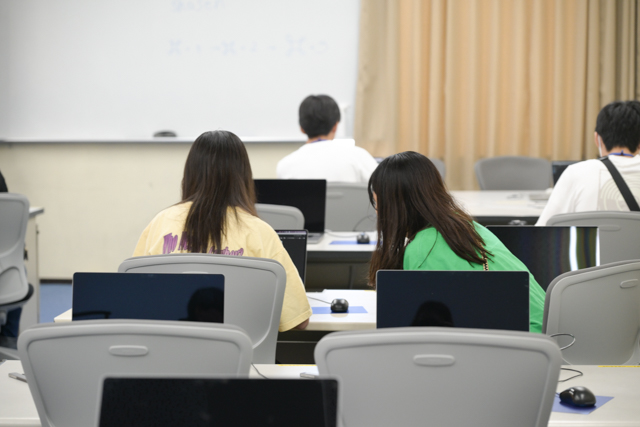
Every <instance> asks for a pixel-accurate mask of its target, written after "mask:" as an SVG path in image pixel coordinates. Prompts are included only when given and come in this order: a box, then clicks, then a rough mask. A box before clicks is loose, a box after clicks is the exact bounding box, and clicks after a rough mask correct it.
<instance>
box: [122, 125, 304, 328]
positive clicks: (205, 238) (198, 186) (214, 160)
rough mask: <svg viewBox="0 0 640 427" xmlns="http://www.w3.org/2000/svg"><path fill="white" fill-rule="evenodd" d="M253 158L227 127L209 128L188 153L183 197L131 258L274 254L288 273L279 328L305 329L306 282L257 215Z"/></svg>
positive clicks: (150, 227) (156, 222)
mask: <svg viewBox="0 0 640 427" xmlns="http://www.w3.org/2000/svg"><path fill="white" fill-rule="evenodd" d="M255 200H256V197H255V190H254V184H253V177H252V173H251V165H250V164H249V156H248V155H247V150H246V148H245V147H244V144H243V143H242V141H241V140H240V138H238V137H237V136H236V135H234V134H233V133H231V132H227V131H214V132H205V133H203V134H202V135H200V136H199V137H198V138H197V139H196V140H195V142H194V143H193V145H192V146H191V150H190V151H189V155H188V156H187V161H186V163H185V166H184V176H183V179H182V200H181V201H180V202H179V203H177V204H175V205H173V206H171V207H169V208H167V209H165V210H163V211H162V212H160V213H159V214H158V215H156V217H155V218H154V219H153V220H152V221H151V223H150V224H149V225H148V226H147V228H146V229H145V230H144V231H143V232H142V235H141V236H140V240H139V241H138V244H137V246H136V249H135V251H134V253H133V256H143V255H158V254H170V253H174V252H190V253H214V254H225V255H238V256H242V255H244V256H250V257H257V258H270V259H274V260H276V261H278V262H279V263H280V264H282V266H283V267H284V269H285V271H286V273H287V285H286V288H285V293H284V302H283V305H282V314H281V317H280V326H279V330H280V331H286V330H289V329H292V328H297V329H304V328H305V327H306V326H307V324H308V323H309V320H308V319H309V317H311V307H310V306H309V301H308V300H307V297H306V294H305V290H304V285H303V284H302V280H301V279H300V275H299V274H298V271H297V270H296V267H295V266H294V264H293V262H292V261H291V258H290V257H289V254H288V253H287V251H286V250H285V249H284V247H283V246H282V243H281V242H280V239H279V238H278V235H277V234H276V232H275V231H274V230H273V229H272V228H271V227H270V226H269V225H268V224H267V223H265V222H264V221H262V220H261V219H260V218H258V216H257V213H256V208H255Z"/></svg>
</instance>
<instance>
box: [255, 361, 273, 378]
mask: <svg viewBox="0 0 640 427" xmlns="http://www.w3.org/2000/svg"><path fill="white" fill-rule="evenodd" d="M251 366H253V369H255V370H256V372H257V373H258V375H260V376H261V377H262V378H264V379H265V380H268V379H269V378H267V377H265V376H264V375H262V373H261V372H260V371H258V368H256V365H254V364H253V363H252V364H251Z"/></svg>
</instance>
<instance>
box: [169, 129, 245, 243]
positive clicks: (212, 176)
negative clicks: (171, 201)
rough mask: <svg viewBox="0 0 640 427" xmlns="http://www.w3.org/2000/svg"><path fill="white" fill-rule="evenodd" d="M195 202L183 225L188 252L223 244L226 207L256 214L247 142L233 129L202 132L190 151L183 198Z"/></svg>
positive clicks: (183, 185)
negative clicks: (233, 131)
mask: <svg viewBox="0 0 640 427" xmlns="http://www.w3.org/2000/svg"><path fill="white" fill-rule="evenodd" d="M185 202H192V205H191V208H190V209H189V213H188V214H187V220H186V223H185V225H184V235H183V239H186V242H187V243H186V245H185V249H186V250H187V251H188V252H194V253H206V252H208V251H209V248H210V247H211V246H210V245H211V244H213V246H212V247H211V249H212V251H213V252H214V253H216V252H219V251H220V250H221V249H222V248H221V245H222V238H223V236H224V235H225V231H226V230H225V224H226V220H227V210H228V208H229V207H231V208H233V211H234V214H235V215H236V218H237V215H238V212H237V210H236V209H237V208H238V207H239V208H242V209H243V210H245V211H247V212H249V213H250V214H252V215H255V216H257V213H256V208H255V202H256V195H255V188H254V184H253V176H252V174H251V165H250V164H249V156H248V155H247V150H246V148H245V147H244V144H243V143H242V141H241V140H240V138H238V137H237V136H236V135H234V134H233V133H231V132H227V131H223V130H218V131H213V132H205V133H203V134H202V135H200V136H199V137H198V138H197V139H196V140H195V142H194V143H193V145H192V146H191V150H190V151H189V155H188V156H187V161H186V163H185V165H184V176H183V178H182V201H181V203H185Z"/></svg>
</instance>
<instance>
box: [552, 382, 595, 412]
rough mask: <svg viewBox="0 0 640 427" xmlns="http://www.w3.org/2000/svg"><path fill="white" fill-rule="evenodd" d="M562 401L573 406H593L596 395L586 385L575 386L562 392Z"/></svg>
mask: <svg viewBox="0 0 640 427" xmlns="http://www.w3.org/2000/svg"><path fill="white" fill-rule="evenodd" d="M560 402H562V403H566V404H567V405H571V406H580V407H584V406H593V405H595V404H596V396H595V395H594V394H593V393H592V392H591V390H589V389H588V388H586V387H581V386H575V387H571V388H568V389H566V390H565V391H562V392H560Z"/></svg>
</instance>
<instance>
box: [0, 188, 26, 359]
mask: <svg viewBox="0 0 640 427" xmlns="http://www.w3.org/2000/svg"><path fill="white" fill-rule="evenodd" d="M28 221H29V200H28V199H27V198H26V197H25V196H23V195H21V194H13V193H0V326H2V325H4V324H5V323H6V321H7V313H8V312H9V311H11V310H14V309H16V308H19V307H22V306H23V305H24V304H25V303H26V302H27V301H28V300H29V298H31V295H33V286H31V285H30V284H29V282H28V281H27V272H26V269H25V266H24V239H25V235H26V233H27V222H28ZM2 358H8V359H17V358H18V352H17V350H16V340H15V338H7V337H0V359H2Z"/></svg>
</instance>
